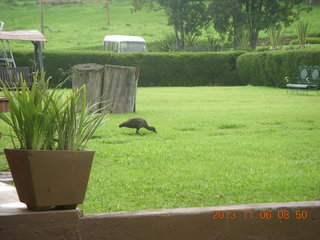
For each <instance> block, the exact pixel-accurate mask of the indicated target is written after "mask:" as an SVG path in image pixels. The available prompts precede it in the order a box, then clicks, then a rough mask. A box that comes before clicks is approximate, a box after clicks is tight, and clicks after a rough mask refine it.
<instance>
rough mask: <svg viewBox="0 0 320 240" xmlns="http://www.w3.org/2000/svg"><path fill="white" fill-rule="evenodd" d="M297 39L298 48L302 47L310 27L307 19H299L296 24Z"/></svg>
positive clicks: (304, 44)
mask: <svg viewBox="0 0 320 240" xmlns="http://www.w3.org/2000/svg"><path fill="white" fill-rule="evenodd" d="M296 29H297V35H298V41H299V44H300V46H299V47H300V48H304V47H305V46H306V43H307V38H308V34H309V32H310V29H311V25H310V24H309V22H307V21H299V22H298V23H297V25H296Z"/></svg>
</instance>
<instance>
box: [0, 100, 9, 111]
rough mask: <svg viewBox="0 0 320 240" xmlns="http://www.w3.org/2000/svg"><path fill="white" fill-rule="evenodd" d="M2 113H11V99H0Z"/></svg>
mask: <svg viewBox="0 0 320 240" xmlns="http://www.w3.org/2000/svg"><path fill="white" fill-rule="evenodd" d="M0 112H9V98H5V97H0Z"/></svg>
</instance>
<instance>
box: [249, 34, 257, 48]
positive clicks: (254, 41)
mask: <svg viewBox="0 0 320 240" xmlns="http://www.w3.org/2000/svg"><path fill="white" fill-rule="evenodd" d="M249 34H250V47H251V48H252V49H256V47H257V43H258V36H259V31H251V32H249Z"/></svg>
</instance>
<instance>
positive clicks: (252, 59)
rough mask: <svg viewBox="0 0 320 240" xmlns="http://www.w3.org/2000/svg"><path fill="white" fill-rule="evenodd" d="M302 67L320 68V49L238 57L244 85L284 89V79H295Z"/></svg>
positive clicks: (238, 68)
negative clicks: (287, 77)
mask: <svg viewBox="0 0 320 240" xmlns="http://www.w3.org/2000/svg"><path fill="white" fill-rule="evenodd" d="M300 66H320V48H306V49H297V50H283V51H272V52H262V53H247V54H243V55H241V56H239V57H238V59H237V70H238V73H239V76H240V82H241V83H242V84H252V85H259V86H275V87H284V86H285V81H284V77H285V76H289V77H290V78H291V79H295V78H296V77H297V76H298V73H299V67H300Z"/></svg>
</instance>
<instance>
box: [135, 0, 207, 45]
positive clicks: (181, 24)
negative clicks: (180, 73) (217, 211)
mask: <svg viewBox="0 0 320 240" xmlns="http://www.w3.org/2000/svg"><path fill="white" fill-rule="evenodd" d="M144 7H148V8H150V9H153V10H157V9H164V10H165V12H166V14H167V16H168V24H169V25H171V26H173V28H174V33H175V37H176V42H177V45H178V46H177V47H178V48H179V49H183V47H184V42H185V37H186V36H187V35H196V36H198V35H200V34H201V29H202V28H203V27H205V26H206V24H207V22H208V21H207V14H205V12H206V4H205V2H204V0H174V1H173V0H132V10H133V11H139V10H141V9H142V8H144Z"/></svg>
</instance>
